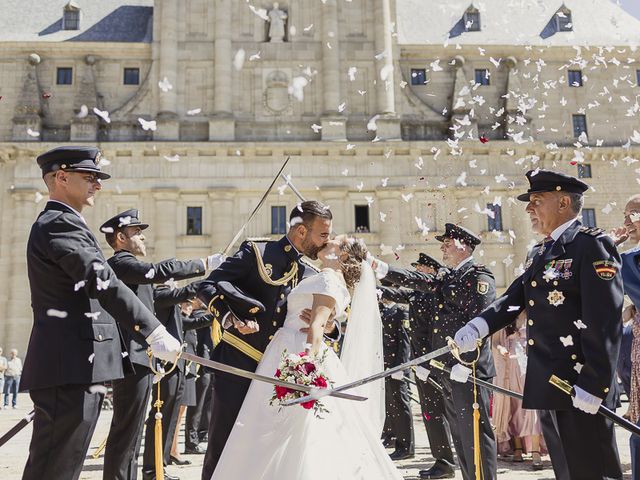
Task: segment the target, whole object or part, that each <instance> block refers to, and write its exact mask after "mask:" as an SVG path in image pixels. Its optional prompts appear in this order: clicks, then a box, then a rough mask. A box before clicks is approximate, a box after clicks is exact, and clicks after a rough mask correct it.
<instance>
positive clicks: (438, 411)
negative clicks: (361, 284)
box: [380, 253, 455, 478]
mask: <svg viewBox="0 0 640 480" xmlns="http://www.w3.org/2000/svg"><path fill="white" fill-rule="evenodd" d="M411 265H412V266H414V267H415V269H416V271H417V272H418V273H420V274H421V275H429V277H428V278H429V281H432V277H433V276H435V275H438V272H440V276H441V277H442V276H443V275H446V274H448V272H449V270H448V269H447V268H446V267H445V266H444V265H442V264H441V263H440V262H438V261H437V260H436V259H435V258H433V257H432V256H430V255H427V254H426V253H420V255H419V258H418V260H417V261H416V262H413V263H412V264H411ZM390 268H394V269H395V271H396V272H404V274H406V275H402V278H403V279H404V280H405V281H406V282H407V284H409V285H410V284H411V282H412V280H411V279H410V277H411V274H410V272H409V271H406V270H403V269H398V268H396V267H390ZM398 276H399V277H400V275H398ZM380 283H381V284H382V286H381V287H380V290H381V291H382V298H383V299H386V300H389V301H393V302H397V303H399V304H406V305H408V310H409V327H408V328H407V332H408V334H409V340H410V343H411V349H412V354H413V357H414V358H415V357H419V356H422V355H425V354H427V353H429V352H430V351H432V350H433V348H432V347H431V336H432V328H433V326H432V322H433V317H434V316H435V315H436V312H435V304H434V298H435V296H434V295H432V294H431V292H429V293H427V292H422V291H420V290H413V289H409V288H403V287H394V283H393V282H391V281H389V280H387V279H386V278H385V279H382V280H381V281H380ZM383 319H384V318H383ZM428 376H429V370H428V369H426V368H425V367H424V366H420V365H419V366H418V367H416V386H417V389H418V396H419V398H420V409H421V413H422V421H423V422H424V427H425V430H426V432H427V437H428V439H429V448H430V449H431V455H432V456H433V457H434V458H435V460H436V461H435V463H434V465H432V466H431V468H429V469H426V470H422V473H423V475H425V476H426V478H453V477H454V476H455V470H454V468H455V461H454V458H453V448H452V447H451V440H450V438H451V433H450V428H449V422H448V421H447V419H446V418H445V410H444V398H443V396H442V391H441V389H438V388H436V387H435V385H434V383H432V382H431V381H428V380H429V379H428ZM431 380H433V379H431Z"/></svg>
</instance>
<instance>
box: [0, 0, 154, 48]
mask: <svg viewBox="0 0 640 480" xmlns="http://www.w3.org/2000/svg"><path fill="white" fill-rule="evenodd" d="M68 2H69V0H2V1H0V5H1V6H2V9H1V11H0V42H65V41H69V42H144V43H150V42H151V41H152V31H153V0H74V1H73V4H74V5H77V6H78V7H80V9H81V17H80V30H62V13H63V8H64V6H65V5H66V4H67V3H68Z"/></svg>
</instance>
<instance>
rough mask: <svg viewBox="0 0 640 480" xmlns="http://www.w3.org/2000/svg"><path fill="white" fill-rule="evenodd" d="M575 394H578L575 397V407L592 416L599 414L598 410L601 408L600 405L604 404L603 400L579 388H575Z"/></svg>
mask: <svg viewBox="0 0 640 480" xmlns="http://www.w3.org/2000/svg"><path fill="white" fill-rule="evenodd" d="M573 390H574V392H576V394H575V396H574V397H573V406H574V407H576V408H577V409H579V410H582V411H583V412H587V413H590V414H592V415H593V414H596V413H598V409H599V408H600V404H601V403H602V399H601V398H599V397H596V396H595V395H591V394H590V393H589V392H587V391H586V390H583V389H581V388H580V387H578V386H574V387H573Z"/></svg>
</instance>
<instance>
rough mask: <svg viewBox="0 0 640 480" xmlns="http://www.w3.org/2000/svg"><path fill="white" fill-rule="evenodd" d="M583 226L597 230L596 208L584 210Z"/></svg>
mask: <svg viewBox="0 0 640 480" xmlns="http://www.w3.org/2000/svg"><path fill="white" fill-rule="evenodd" d="M582 224H583V225H584V226H585V227H589V228H595V227H596V226H597V225H596V209H595V208H583V209H582Z"/></svg>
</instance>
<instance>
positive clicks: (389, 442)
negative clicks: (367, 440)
mask: <svg viewBox="0 0 640 480" xmlns="http://www.w3.org/2000/svg"><path fill="white" fill-rule="evenodd" d="M395 444H396V439H395V438H391V437H384V438H383V439H382V445H384V446H385V447H386V448H391V447H394V446H395Z"/></svg>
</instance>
